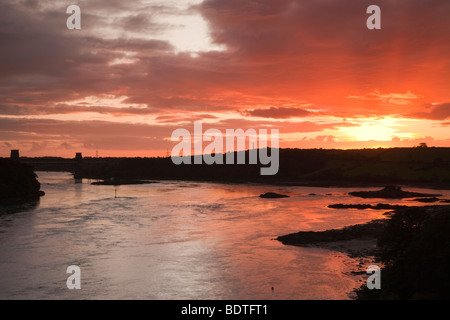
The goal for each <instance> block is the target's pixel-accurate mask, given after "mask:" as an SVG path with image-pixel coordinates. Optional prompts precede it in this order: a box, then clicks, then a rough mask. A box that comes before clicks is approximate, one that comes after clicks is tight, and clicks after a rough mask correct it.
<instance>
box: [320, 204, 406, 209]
mask: <svg viewBox="0 0 450 320" xmlns="http://www.w3.org/2000/svg"><path fill="white" fill-rule="evenodd" d="M399 207H404V206H401V205H397V204H396V205H392V204H386V203H379V204H377V205H376V206H374V205H371V204H342V203H337V204H330V205H329V206H328V208H333V209H376V210H390V209H397V208H399Z"/></svg>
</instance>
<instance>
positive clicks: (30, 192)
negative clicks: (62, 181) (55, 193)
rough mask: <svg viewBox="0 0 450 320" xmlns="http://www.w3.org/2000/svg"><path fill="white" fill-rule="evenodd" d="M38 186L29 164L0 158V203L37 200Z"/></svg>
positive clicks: (39, 193)
mask: <svg viewBox="0 0 450 320" xmlns="http://www.w3.org/2000/svg"><path fill="white" fill-rule="evenodd" d="M40 187H41V185H40V183H39V181H38V180H37V177H36V174H35V173H34V171H33V168H32V167H31V166H29V165H27V164H23V163H20V162H17V161H12V160H10V159H2V158H0V204H4V203H9V202H23V201H28V200H37V199H39V197H40V196H41V195H43V192H42V191H40V190H39V189H40Z"/></svg>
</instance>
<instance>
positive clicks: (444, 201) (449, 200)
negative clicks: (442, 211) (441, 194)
mask: <svg viewBox="0 0 450 320" xmlns="http://www.w3.org/2000/svg"><path fill="white" fill-rule="evenodd" d="M441 202H443V203H450V199H443V200H441Z"/></svg>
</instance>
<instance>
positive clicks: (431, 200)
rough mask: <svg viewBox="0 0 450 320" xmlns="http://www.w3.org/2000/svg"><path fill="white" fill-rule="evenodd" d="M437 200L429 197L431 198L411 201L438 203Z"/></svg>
mask: <svg viewBox="0 0 450 320" xmlns="http://www.w3.org/2000/svg"><path fill="white" fill-rule="evenodd" d="M439 200H440V199H439V198H436V197H431V198H416V199H413V201H419V202H436V201H439Z"/></svg>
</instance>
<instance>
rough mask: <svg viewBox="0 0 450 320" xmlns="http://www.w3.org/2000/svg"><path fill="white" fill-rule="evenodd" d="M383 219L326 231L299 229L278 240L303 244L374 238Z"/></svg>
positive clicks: (381, 227) (378, 233) (384, 221)
mask: <svg viewBox="0 0 450 320" xmlns="http://www.w3.org/2000/svg"><path fill="white" fill-rule="evenodd" d="M385 224H386V220H385V219H379V220H373V221H370V222H368V223H365V224H359V225H352V226H348V227H345V228H342V229H331V230H326V231H300V232H297V233H291V234H288V235H284V236H279V237H278V238H277V240H278V241H281V242H282V243H283V244H288V245H296V246H304V245H309V244H316V243H319V242H334V241H345V240H352V239H364V238H376V237H378V236H379V235H380V233H381V232H382V231H383V229H384V226H385Z"/></svg>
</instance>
